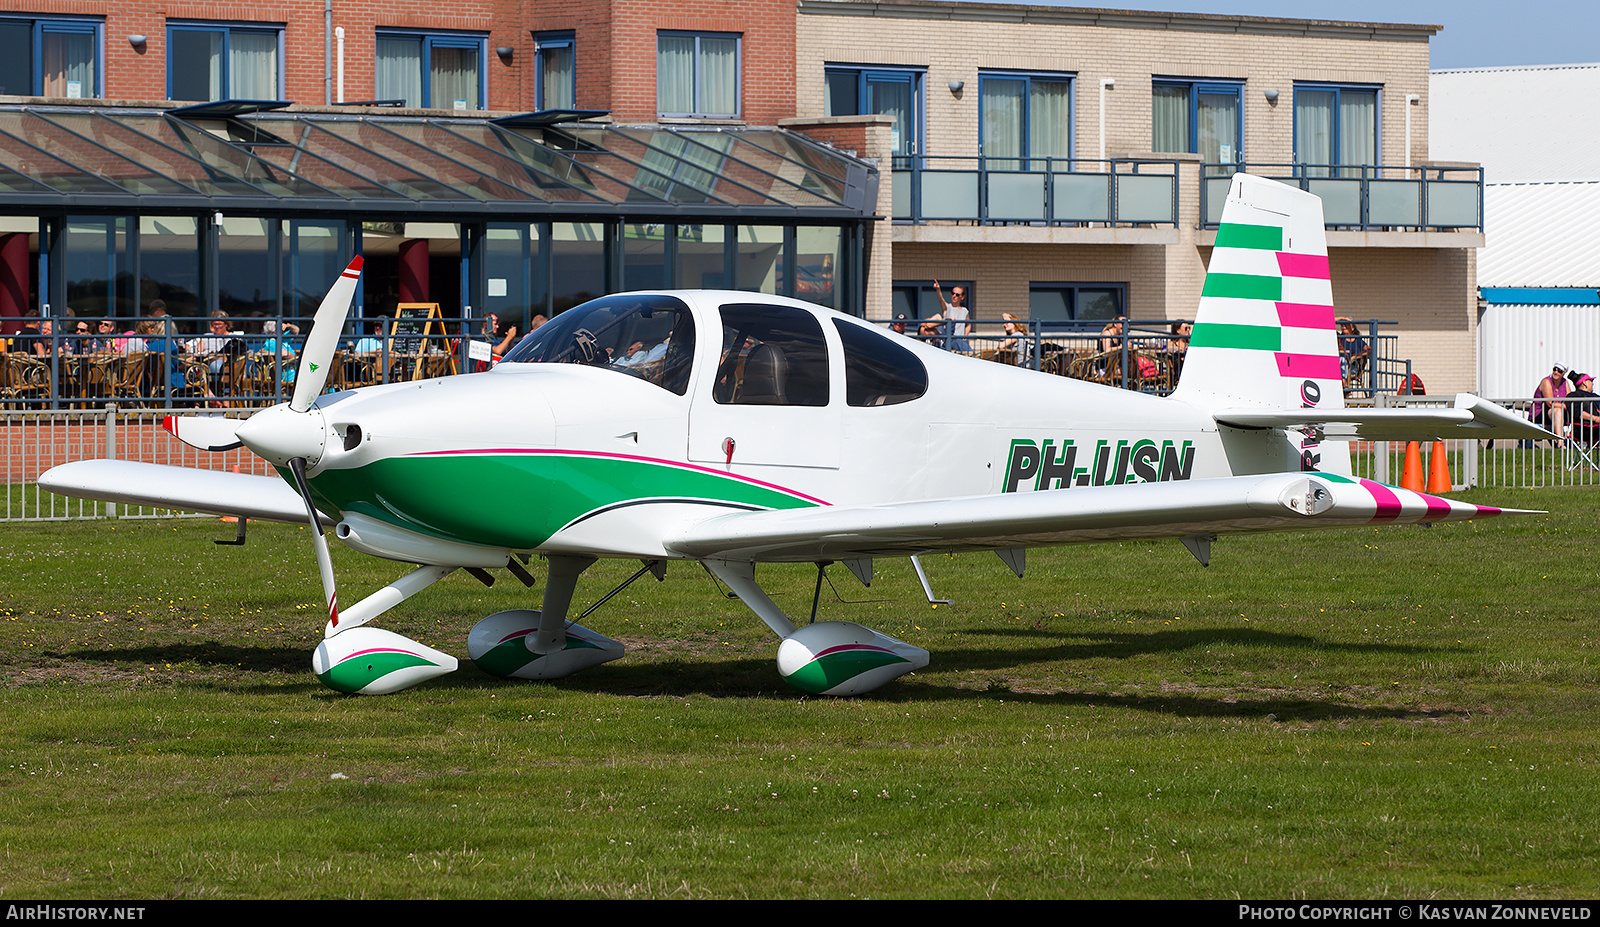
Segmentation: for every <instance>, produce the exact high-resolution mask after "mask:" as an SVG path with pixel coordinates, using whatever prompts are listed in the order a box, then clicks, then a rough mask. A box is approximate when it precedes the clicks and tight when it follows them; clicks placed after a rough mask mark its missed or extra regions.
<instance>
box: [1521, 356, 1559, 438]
mask: <svg viewBox="0 0 1600 927" xmlns="http://www.w3.org/2000/svg"><path fill="white" fill-rule="evenodd" d="M1566 395H1567V368H1566V366H1565V365H1564V364H1556V365H1554V366H1552V367H1551V368H1550V375H1549V376H1548V377H1545V378H1544V379H1543V380H1540V381H1539V388H1538V389H1536V390H1534V391H1533V409H1532V411H1531V412H1530V413H1529V415H1528V417H1529V418H1531V419H1533V420H1534V421H1535V422H1538V423H1539V424H1540V425H1543V426H1544V427H1546V428H1548V429H1550V430H1551V431H1553V432H1555V433H1556V434H1558V435H1560V434H1565V432H1564V431H1563V430H1562V424H1563V422H1562V419H1563V417H1564V416H1563V413H1564V412H1565V411H1566V410H1565V408H1563V407H1564V406H1565V405H1566V404H1565V403H1561V402H1544V401H1543V400H1546V399H1564V398H1566Z"/></svg>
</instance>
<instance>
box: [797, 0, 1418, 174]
mask: <svg viewBox="0 0 1600 927" xmlns="http://www.w3.org/2000/svg"><path fill="white" fill-rule="evenodd" d="M799 10H800V15H799V16H798V17H797V23H796V30H797V34H796V77H795V92H796V101H795V102H796V108H797V114H798V115H800V116H810V115H822V114H823V113H824V112H825V110H826V105H825V100H824V83H823V67H824V65H825V64H859V65H884V66H900V67H916V68H925V69H926V74H927V79H926V85H925V86H926V99H925V106H924V112H925V119H926V126H925V133H924V134H925V138H926V143H927V144H926V148H925V151H924V153H925V154H931V155H974V154H977V151H978V110H979V93H978V75H979V72H980V71H983V70H989V69H997V70H1025V71H1050V72H1058V73H1065V74H1071V75H1074V76H1076V78H1077V80H1078V83H1077V93H1076V101H1075V102H1076V108H1077V111H1076V114H1075V117H1076V118H1075V125H1074V136H1075V143H1076V154H1077V156H1078V157H1088V158H1093V157H1096V156H1097V155H1098V153H1099V150H1100V132H1099V123H1100V89H1099V88H1100V80H1101V78H1106V77H1110V78H1114V79H1115V80H1116V86H1115V88H1114V89H1112V90H1110V91H1108V92H1107V93H1106V110H1105V112H1106V151H1107V152H1108V153H1111V152H1116V151H1148V150H1149V149H1150V145H1151V99H1152V96H1151V80H1152V79H1153V78H1155V77H1174V78H1195V79H1202V78H1212V79H1225V80H1240V81H1243V82H1244V84H1245V89H1244V97H1243V100H1244V108H1245V112H1244V128H1245V137H1244V147H1245V156H1246V158H1247V159H1249V160H1250V161H1252V162H1260V163H1268V162H1280V163H1289V162H1290V161H1292V160H1293V137H1292V133H1293V128H1294V102H1293V101H1294V86H1295V82H1297V81H1329V82H1339V83H1361V84H1376V85H1378V86H1380V87H1381V88H1382V93H1381V100H1382V113H1381V114H1380V126H1381V131H1382V139H1381V142H1380V144H1381V146H1382V149H1383V161H1384V162H1385V163H1388V164H1404V163H1405V160H1406V159H1405V152H1404V148H1405V115H1406V114H1405V107H1406V101H1405V98H1406V96H1407V95H1408V94H1418V95H1420V96H1421V97H1422V102H1421V105H1419V106H1415V107H1412V127H1411V145H1412V160H1413V162H1415V161H1421V160H1426V155H1427V137H1428V123H1427V94H1428V39H1429V38H1430V37H1431V35H1432V33H1433V30H1434V28H1435V27H1432V26H1422V27H1407V26H1382V25H1372V24H1340V23H1314V22H1308V21H1303V20H1268V19H1253V18H1245V17H1218V16H1195V15H1188V16H1184V15H1180V14H1144V15H1137V14H1128V13H1119V12H1117V11H1109V10H1108V11H1093V10H1063V9H1057V8H1051V7H1029V6H1020V5H1018V6H1011V5H1007V6H1004V7H997V6H990V5H985V4H975V3H936V2H895V0H888V2H878V3H872V4H866V3H850V2H829V0H803V2H801V3H800V7H799ZM951 81H961V82H963V84H964V86H963V88H962V90H961V92H959V93H952V92H951V91H950V90H949V84H950V82H951ZM1268 90H1277V91H1278V93H1279V97H1278V101H1277V103H1276V104H1275V105H1274V104H1269V103H1268V102H1267V99H1266V95H1265V92H1266V91H1268Z"/></svg>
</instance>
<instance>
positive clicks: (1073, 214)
mask: <svg viewBox="0 0 1600 927" xmlns="http://www.w3.org/2000/svg"><path fill="white" fill-rule="evenodd" d="M892 183H893V196H894V219H895V221H896V222H901V223H912V224H923V223H927V222H930V221H932V222H972V223H976V224H979V225H1038V226H1064V227H1084V226H1089V225H1143V226H1170V227H1173V228H1176V227H1177V225H1178V161H1176V160H1172V161H1167V160H1106V161H1099V160H1092V161H1086V160H1081V159H1077V158H1022V159H1019V158H983V157H977V158H973V157H943V156H918V157H914V158H896V159H895V167H894V171H893V179H892Z"/></svg>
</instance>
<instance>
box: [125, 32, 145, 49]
mask: <svg viewBox="0 0 1600 927" xmlns="http://www.w3.org/2000/svg"><path fill="white" fill-rule="evenodd" d="M148 41H150V39H149V37H148V36H143V35H139V34H137V33H136V34H134V35H130V36H128V44H129V45H132V46H133V50H134V51H141V52H142V51H144V46H145V43H146V42H148Z"/></svg>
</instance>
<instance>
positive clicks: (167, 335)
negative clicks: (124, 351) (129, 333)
mask: <svg viewBox="0 0 1600 927" xmlns="http://www.w3.org/2000/svg"><path fill="white" fill-rule="evenodd" d="M145 321H147V322H149V323H150V334H149V336H148V337H146V338H145V339H144V345H145V349H146V350H148V351H152V352H154V353H156V354H164V355H166V357H167V363H166V364H165V365H164V369H165V370H166V377H165V379H162V380H160V381H159V382H157V383H156V384H155V386H156V388H157V389H162V390H164V389H166V387H167V386H168V385H170V386H171V387H172V388H173V389H177V388H180V387H182V386H183V342H181V341H179V340H178V339H177V338H175V337H173V331H172V319H171V318H170V317H168V316H161V317H159V318H152V319H146V320H145ZM129 340H130V341H132V340H133V339H129ZM156 369H157V370H160V369H163V366H162V365H159V364H158V365H157V367H156Z"/></svg>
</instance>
